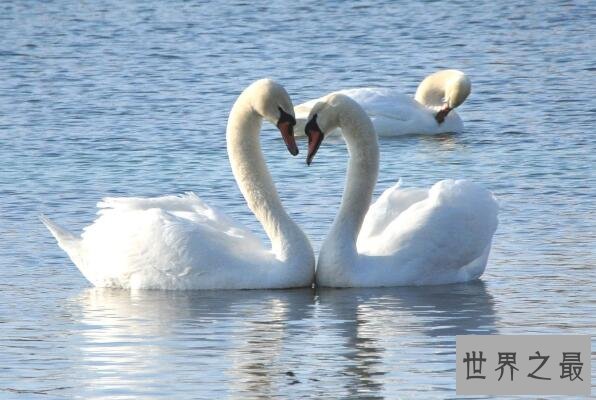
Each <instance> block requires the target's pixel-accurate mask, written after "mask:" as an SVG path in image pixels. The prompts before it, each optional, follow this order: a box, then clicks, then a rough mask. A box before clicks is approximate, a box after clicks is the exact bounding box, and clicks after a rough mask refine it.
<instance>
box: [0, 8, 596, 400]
mask: <svg viewBox="0 0 596 400" xmlns="http://www.w3.org/2000/svg"><path fill="white" fill-rule="evenodd" d="M595 27H596V5H595V3H594V2H593V1H575V2H555V1H545V2H541V4H540V5H539V6H537V5H536V4H529V3H528V4H526V3H525V2H519V3H514V2H494V1H478V2H474V3H473V4H471V3H470V4H468V3H467V2H462V3H461V4H457V3H455V2H449V3H447V2H446V3H434V2H421V3H417V4H402V5H398V4H394V2H392V1H385V2H383V1H379V2H358V3H353V4H352V3H344V2H341V3H332V2H330V3H324V2H319V1H301V2H282V1H273V2H267V3H266V4H265V3H263V4H262V5H258V4H254V3H253V2H236V3H234V2H226V3H215V2H214V3H206V2H178V1H175V2H174V1H168V2H158V1H143V2H122V1H102V2H92V1H89V2H68V1H50V2H43V3H42V2H29V1H23V2H17V1H14V2H13V1H5V2H2V4H0V238H1V241H0V398H27V399H30V398H31V399H35V398H40V399H51V398H106V399H108V398H109V399H127V398H144V399H152V398H164V399H165V398H167V399H173V398H181V399H182V398H259V397H260V398H267V397H277V398H307V397H312V398H339V397H343V398H358V397H363V398H379V399H381V398H416V397H417V398H422V399H429V398H453V397H455V335H461V334H530V333H531V334H555V333H556V334H565V333H569V334H570V333H575V334H595V332H596V293H595V290H594V289H595V282H596V272H595V264H596V252H595V248H596V222H595V219H596V218H595V215H596V204H595V203H596V200H595V199H596V174H595V172H594V170H595V167H596V135H595V130H594V127H595V122H594V121H595V119H596V28H595ZM439 68H458V69H462V70H464V71H465V72H466V73H467V74H469V76H470V77H471V79H472V82H473V91H472V95H471V97H470V98H469V99H468V101H466V103H465V104H464V105H463V106H462V107H461V109H460V110H459V113H460V115H461V117H462V119H463V120H464V123H465V132H463V133H462V134H458V135H445V136H441V137H421V136H409V137H404V138H400V139H393V140H388V139H383V140H381V142H380V144H381V153H382V154H381V173H380V181H379V185H378V189H377V190H376V194H378V193H380V192H381V191H382V190H383V189H385V188H386V187H388V186H389V185H392V184H393V183H394V182H395V181H396V180H397V179H399V178H400V177H401V178H402V179H403V181H404V185H406V186H430V185H431V184H433V183H434V182H436V181H437V180H440V179H444V178H468V179H471V180H474V181H476V182H478V183H481V184H483V185H485V186H486V187H487V188H489V189H490V190H492V191H493V192H494V193H495V195H496V196H497V197H498V199H499V202H500V206H501V211H500V225H499V228H498V231H497V233H496V235H495V238H494V242H493V243H494V244H493V249H492V253H491V256H490V260H489V264H488V267H487V270H486V272H485V274H484V275H483V276H482V279H481V280H480V281H477V282H473V283H470V284H464V285H448V286H438V287H420V288H391V289H374V290H373V289H358V290H356V289H354V290H352V289H349V290H317V291H314V290H310V289H304V290H291V291H233V292H225V291H214V292H159V291H141V292H132V293H131V292H127V291H121V290H99V289H94V288H91V287H90V285H89V283H88V282H87V281H86V280H85V279H84V278H83V277H82V275H81V274H80V273H79V272H78V270H77V269H76V267H75V266H74V265H73V264H72V263H71V262H70V260H69V259H68V258H67V256H66V254H65V253H64V252H63V251H62V250H60V249H59V248H58V246H57V245H56V243H55V241H54V239H53V238H52V237H51V236H50V234H49V233H48V232H47V231H46V229H45V228H44V227H43V226H42V224H41V223H40V222H39V221H38V219H37V216H38V215H39V214H40V213H42V212H43V213H45V214H48V215H49V216H51V217H52V218H54V219H55V220H56V221H58V222H60V223H61V224H63V225H65V226H67V227H69V228H71V229H72V230H74V231H77V232H79V231H80V230H81V229H82V228H83V227H84V226H86V225H88V224H89V223H91V222H92V221H93V219H94V217H95V203H96V202H97V201H98V200H99V199H101V198H102V197H103V196H156V195H161V194H173V193H181V192H185V191H195V192H196V193H197V194H198V195H199V196H201V198H203V199H204V200H206V201H208V202H209V204H213V205H216V206H219V207H221V208H222V209H224V210H225V211H226V212H227V213H228V214H229V215H231V216H233V217H234V218H237V219H239V220H241V221H243V222H244V223H246V224H247V225H248V226H250V227H251V228H253V229H254V230H255V231H258V232H262V231H261V230H260V227H259V225H258V224H257V223H256V221H255V220H254V217H253V216H252V214H251V213H250V212H249V211H248V210H247V208H246V206H245V204H244V200H243V199H242V197H241V195H240V193H239V191H238V189H237V187H236V186H235V183H234V181H233V178H232V174H231V170H230V167H229V166H228V161H227V155H226V150H225V125H226V119H227V114H228V111H229V109H230V107H231V105H232V103H233V102H234V100H235V98H236V96H237V95H238V94H239V93H240V92H241V91H242V89H243V88H244V87H246V86H247V85H248V84H249V83H251V82H252V81H254V80H256V79H258V78H261V77H272V78H274V79H276V80H278V81H279V82H281V83H282V84H283V85H284V86H285V87H286V88H287V90H288V92H289V93H290V95H291V96H292V97H293V100H294V104H298V103H300V102H302V101H304V100H307V99H310V98H314V97H318V96H320V95H322V94H325V93H327V92H330V91H332V90H336V89H341V88H349V87H358V86H387V87H395V88H398V89H400V90H402V91H403V92H405V93H411V94H413V93H414V91H415V88H416V86H417V84H418V83H419V81H420V80H421V79H423V78H424V76H426V75H427V74H429V73H431V72H433V71H435V70H437V69H439ZM299 146H300V147H301V150H302V151H301V154H300V155H299V156H298V157H296V158H292V157H291V156H290V155H289V154H288V153H287V151H286V150H285V146H284V145H283V142H282V141H281V139H280V138H279V134H278V133H277V132H276V131H275V129H274V128H273V127H271V126H270V125H266V129H265V131H264V133H263V150H264V151H265V152H266V156H267V159H268V162H269V165H270V168H271V169H272V173H273V175H274V178H275V180H276V182H277V183H278V189H279V192H280V195H281V197H282V199H283V201H284V204H285V206H286V208H287V209H288V210H289V212H290V214H291V216H292V217H293V218H295V219H296V220H297V221H298V222H299V223H300V225H301V226H302V227H303V228H304V230H305V231H306V233H307V234H308V235H309V237H310V238H311V240H312V242H313V245H314V247H315V249H316V250H318V248H319V246H320V243H321V240H322V238H323V237H324V235H325V233H326V231H327V229H328V228H329V226H330V224H331V222H332V219H333V216H334V214H335V212H336V210H337V207H338V205H339V200H340V195H341V191H342V188H343V181H344V168H345V164H346V161H347V154H346V150H345V146H344V145H343V143H341V142H337V143H333V142H329V143H324V144H323V146H322V148H321V150H320V151H319V154H318V156H317V158H316V160H315V163H314V164H313V165H312V166H311V167H309V168H307V167H306V165H305V162H304V156H305V153H306V151H305V146H306V143H305V142H304V141H300V142H299ZM593 348H594V341H593ZM592 363H593V364H596V356H595V353H592ZM592 374H593V376H592V382H593V384H596V379H595V378H594V372H593V373H592ZM593 391H594V389H593Z"/></svg>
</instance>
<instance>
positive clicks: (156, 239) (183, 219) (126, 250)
mask: <svg viewBox="0 0 596 400" xmlns="http://www.w3.org/2000/svg"><path fill="white" fill-rule="evenodd" d="M293 114H294V111H293V107H292V102H291V100H290V98H289V96H288V94H287V93H286V91H285V89H284V88H283V87H282V86H281V85H279V84H277V83H275V82H273V81H271V80H268V79H263V80H259V81H257V82H255V83H253V84H252V85H250V86H249V87H248V88H247V89H245V90H244V92H242V94H241V95H240V96H239V97H238V99H237V100H236V102H235V103H234V106H233V107H232V110H231V112H230V117H229V120H228V126H227V133H226V140H227V147H228V156H229V158H230V163H231V166H232V171H233V173H234V177H235V178H236V182H237V183H238V186H239V187H240V190H241V192H242V194H243V196H244V198H245V199H246V202H247V204H248V207H249V208H250V209H251V210H252V212H253V213H254V214H255V216H256V217H257V219H258V220H259V222H260V223H261V224H262V226H263V228H264V229H265V232H266V233H267V235H268V236H269V239H270V240H271V243H272V249H268V248H266V247H265V246H264V245H263V243H262V242H261V241H260V240H259V239H258V238H257V237H256V236H255V235H254V234H253V233H251V232H250V231H249V230H248V229H246V228H245V227H244V226H242V225H240V224H238V223H236V222H234V221H233V220H232V219H230V218H228V217H227V216H226V215H225V214H224V213H222V212H220V211H219V210H217V209H215V208H213V207H210V206H208V205H207V204H205V203H204V202H203V201H201V199H200V198H199V197H197V196H196V195H195V194H193V193H187V194H184V195H181V196H163V197H155V198H106V199H104V200H103V201H102V202H100V203H99V204H98V207H99V208H100V210H99V213H98V214H99V218H97V220H96V221H95V222H94V223H93V224H92V225H91V226H88V227H87V228H85V230H84V232H83V234H82V235H81V236H80V237H79V236H75V235H73V234H72V233H69V232H68V231H66V230H65V229H63V228H60V227H59V226H58V225H56V224H55V223H53V222H52V221H50V220H49V219H48V218H45V217H43V216H42V221H43V223H44V224H45V225H46V226H47V227H48V229H49V230H50V232H52V234H53V235H54V237H55V238H56V239H57V240H58V244H59V245H60V247H61V248H62V249H64V250H65V251H66V252H67V253H68V255H69V256H70V258H71V259H72V261H73V262H74V263H75V265H76V266H77V267H78V268H79V270H80V271H81V272H82V273H83V275H84V276H85V277H86V278H87V279H88V280H89V281H90V282H91V283H92V284H93V285H95V286H98V287H117V288H126V289H259V288H290V287H303V286H311V284H312V282H313V280H314V254H313V250H312V247H311V245H310V242H309V241H308V239H307V238H306V236H305V235H304V233H303V232H302V230H301V229H300V228H299V227H298V226H297V225H296V223H294V222H293V221H292V220H291V219H290V217H289V216H288V214H287V213H286V212H285V210H284V208H283V206H282V204H281V201H280V199H279V196H278V194H277V190H276V188H275V185H274V184H273V181H272V179H271V175H270V174H269V171H268V169H267V166H266V165H265V160H264V158H263V154H262V152H261V147H260V142H259V133H260V130H261V123H262V119H263V118H265V119H267V120H268V121H270V122H272V123H274V124H276V125H277V127H278V128H279V130H280V131H281V134H282V137H283V138H284V140H285V142H286V145H287V147H288V150H289V151H290V153H292V154H293V155H296V154H298V148H297V147H296V142H295V140H294V134H293V126H294V124H295V119H294V116H293Z"/></svg>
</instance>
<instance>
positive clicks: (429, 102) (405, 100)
mask: <svg viewBox="0 0 596 400" xmlns="http://www.w3.org/2000/svg"><path fill="white" fill-rule="evenodd" d="M471 90H472V84H471V82H470V79H469V78H468V77H467V76H466V75H465V74H464V73H463V72H461V71H457V70H454V69H447V70H441V71H438V72H435V73H434V74H431V75H429V76H427V77H426V78H425V79H424V80H423V81H422V82H421V83H420V85H419V86H418V89H417V90H416V96H415V97H414V98H412V97H410V96H408V95H405V94H401V93H398V92H396V91H395V90H391V89H383V88H358V89H345V90H340V91H338V92H335V93H341V94H345V95H347V96H350V97H351V98H352V99H354V100H356V102H357V103H358V104H360V106H361V107H362V108H363V109H364V110H365V111H366V113H367V114H368V116H369V117H370V119H371V120H372V122H373V125H374V127H375V131H376V132H377V135H379V136H400V135H409V134H427V135H435V134H440V133H456V132H461V131H462V130H463V122H462V120H461V118H460V117H459V115H457V113H456V112H455V111H453V109H454V108H456V107H458V106H459V105H461V104H462V103H463V102H464V101H465V100H466V98H467V97H468V95H469V94H470V91H471ZM320 101H321V99H316V100H311V101H308V102H306V103H303V104H300V105H298V106H296V108H295V109H294V112H295V113H296V119H297V125H296V133H297V134H302V132H303V129H302V128H303V127H304V124H305V121H306V117H307V116H308V114H309V113H310V110H311V109H312V107H313V106H314V105H315V104H316V103H318V102H320ZM329 133H331V132H328V134H329Z"/></svg>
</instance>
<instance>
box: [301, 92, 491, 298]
mask: <svg viewBox="0 0 596 400" xmlns="http://www.w3.org/2000/svg"><path fill="white" fill-rule="evenodd" d="M336 128H340V129H341V131H342V134H343V136H344V138H345V140H346V143H347V147H348V151H349V154H350V159H349V162H348V170H347V182H346V187H345V189H344V193H343V197H342V201H341V205H340V208H339V212H338V214H337V215H336V217H335V220H334V221H333V225H332V227H331V230H330V232H329V234H328V235H327V237H326V239H325V240H324V242H323V244H322V247H321V251H320V253H319V259H318V263H317V272H316V282H317V285H321V286H332V287H356V286H362V287H364V286H368V287H372V286H400V285H431V284H443V283H453V282H464V281H469V280H472V279H476V278H478V277H479V276H480V275H481V274H482V273H483V272H484V269H485V267H486V262H487V259H488V254H489V251H490V248H491V241H492V237H493V234H494V232H495V230H496V228H497V211H498V207H497V203H496V201H495V199H494V197H493V196H492V194H491V193H490V192H489V191H488V190H486V189H484V188H482V187H480V186H478V185H476V184H474V183H471V182H469V181H465V180H457V181H454V180H443V181H440V182H438V183H436V184H434V185H433V186H432V187H431V188H430V189H429V190H426V189H405V188H402V187H401V186H400V184H399V183H398V184H397V185H395V186H394V187H391V188H389V189H387V190H386V191H385V192H384V193H383V194H382V195H381V196H380V197H379V199H378V200H377V201H376V202H375V203H373V204H372V205H371V198H372V193H373V189H374V187H375V184H376V180H377V175H378V170H379V149H378V144H377V137H376V135H375V131H374V127H373V124H372V122H371V121H370V118H368V116H367V115H366V112H365V111H364V110H363V109H362V107H360V106H359V105H358V103H356V102H355V101H354V100H352V99H351V98H350V97H348V96H346V95H343V94H331V95H329V96H327V97H324V98H323V99H322V101H321V102H319V103H317V104H315V105H314V106H313V108H312V110H311V114H310V115H309V117H308V121H307V124H306V134H307V135H308V141H309V143H308V156H307V163H308V164H310V163H311V162H312V160H313V157H314V156H315V154H316V152H317V150H318V149H319V146H320V144H321V142H322V141H323V138H324V133H325V132H329V131H332V130H333V129H336Z"/></svg>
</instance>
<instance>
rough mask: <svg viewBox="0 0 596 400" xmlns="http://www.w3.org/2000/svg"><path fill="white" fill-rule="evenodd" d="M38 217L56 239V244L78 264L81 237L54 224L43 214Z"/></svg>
mask: <svg viewBox="0 0 596 400" xmlns="http://www.w3.org/2000/svg"><path fill="white" fill-rule="evenodd" d="M39 219H40V221H41V222H43V224H44V225H45V226H46V228H48V230H49V231H50V232H51V233H52V235H53V236H54V237H55V238H56V241H58V246H60V247H61V248H62V249H63V250H64V251H66V253H68V255H69V256H70V258H71V259H72V260H73V261H74V263H75V264H76V265H79V261H80V257H79V253H80V252H79V249H80V243H81V238H80V237H79V236H76V235H74V234H73V233H71V232H69V231H67V230H66V229H64V228H62V227H61V226H60V225H58V224H56V223H55V222H54V221H52V220H51V219H49V218H48V217H46V216H45V215H43V214H42V215H40V216H39Z"/></svg>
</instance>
